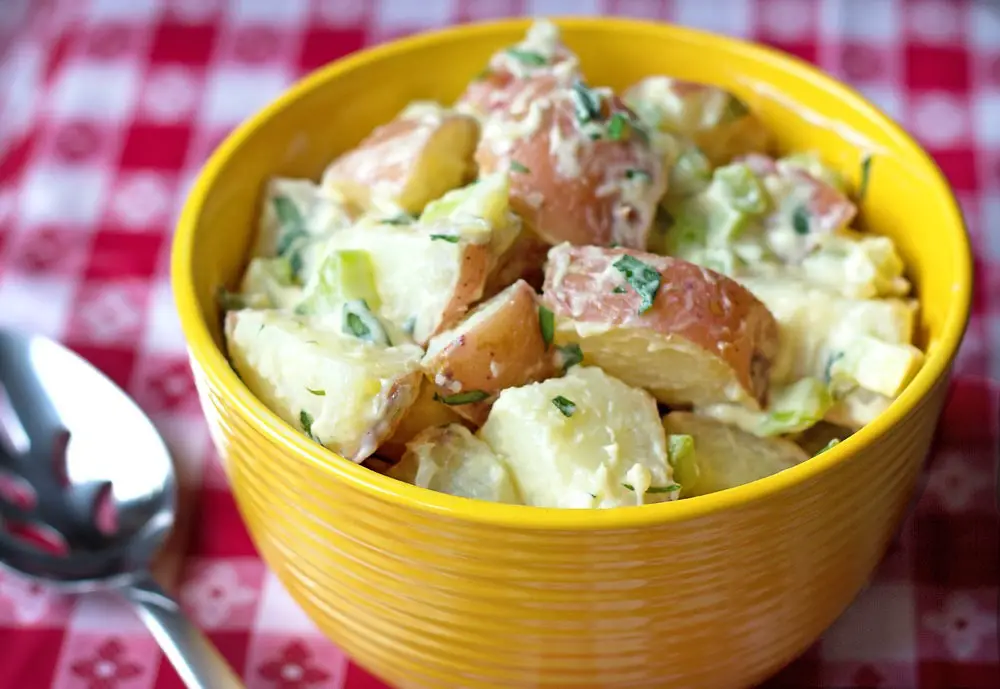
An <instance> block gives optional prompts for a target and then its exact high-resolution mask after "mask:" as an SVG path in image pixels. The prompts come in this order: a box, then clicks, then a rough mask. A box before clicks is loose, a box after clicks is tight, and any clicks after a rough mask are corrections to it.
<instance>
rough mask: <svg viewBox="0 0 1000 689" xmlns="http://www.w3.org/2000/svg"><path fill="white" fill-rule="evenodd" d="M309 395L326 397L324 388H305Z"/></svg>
mask: <svg viewBox="0 0 1000 689" xmlns="http://www.w3.org/2000/svg"><path fill="white" fill-rule="evenodd" d="M306 390H307V391H308V392H309V394H310V395H316V396H317V397H326V390H313V389H312V388H306Z"/></svg>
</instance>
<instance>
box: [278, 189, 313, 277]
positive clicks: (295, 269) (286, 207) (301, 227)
mask: <svg viewBox="0 0 1000 689" xmlns="http://www.w3.org/2000/svg"><path fill="white" fill-rule="evenodd" d="M272 203H273V205H274V214H275V215H277V216H278V225H279V229H278V238H277V242H276V244H275V251H276V253H277V254H278V256H281V257H284V258H287V259H288V263H289V266H290V267H291V272H292V275H293V276H295V277H297V276H298V275H299V274H300V273H301V272H302V255H301V251H302V245H303V244H304V243H305V242H307V241H308V240H309V232H308V231H307V230H306V221H305V218H303V217H302V214H301V213H299V209H298V207H297V206H296V205H295V204H294V203H292V201H291V200H290V199H288V198H286V197H284V196H280V195H279V196H275V197H274V199H273V200H272Z"/></svg>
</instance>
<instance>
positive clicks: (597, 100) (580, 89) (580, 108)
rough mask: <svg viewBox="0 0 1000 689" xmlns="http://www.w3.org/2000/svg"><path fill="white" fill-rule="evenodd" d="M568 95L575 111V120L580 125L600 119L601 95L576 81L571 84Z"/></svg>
mask: <svg viewBox="0 0 1000 689" xmlns="http://www.w3.org/2000/svg"><path fill="white" fill-rule="evenodd" d="M570 93H571V94H572V98H573V107H574V109H575V110H576V119H577V121H579V123H580V124H586V123H587V122H591V121H593V120H599V119H601V95H600V94H599V93H597V91H594V90H593V89H591V88H590V87H588V86H587V85H586V84H584V83H583V82H582V81H579V80H577V81H576V82H574V83H573V88H572V90H571V91H570Z"/></svg>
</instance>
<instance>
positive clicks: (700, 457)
mask: <svg viewBox="0 0 1000 689" xmlns="http://www.w3.org/2000/svg"><path fill="white" fill-rule="evenodd" d="M663 427H664V429H665V430H666V432H667V436H668V438H676V437H678V436H690V437H691V439H692V441H693V455H687V456H685V455H684V454H683V453H682V454H681V455H680V456H677V457H673V456H672V457H671V459H672V460H673V462H674V472H675V474H674V477H675V478H676V479H677V482H678V483H680V484H681V490H682V491H683V495H684V497H694V496H696V495H705V494H707V493H714V492H716V491H720V490H725V489H726V488H734V487H735V486H740V485H743V484H744V483H750V482H751V481H756V480H757V479H761V478H764V477H765V476H770V475H771V474H776V473H778V472H779V471H782V470H784V469H787V468H789V467H792V466H795V465H796V464H798V463H799V462H804V461H805V460H807V459H809V455H807V454H806V453H805V451H804V450H803V449H802V448H800V447H799V446H798V445H796V444H795V443H793V442H791V441H789V440H783V439H780V438H761V437H758V436H756V435H751V434H750V433H747V432H746V431H742V430H740V429H738V428H735V427H733V426H729V425H727V424H724V423H720V422H718V421H714V420H712V419H707V418H704V417H701V416H697V415H695V414H690V413H687V412H672V413H670V414H667V415H666V416H665V417H664V418H663Z"/></svg>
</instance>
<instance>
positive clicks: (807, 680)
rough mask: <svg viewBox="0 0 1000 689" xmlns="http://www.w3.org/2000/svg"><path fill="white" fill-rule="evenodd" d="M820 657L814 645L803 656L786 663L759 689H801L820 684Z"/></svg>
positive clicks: (758, 688)
mask: <svg viewBox="0 0 1000 689" xmlns="http://www.w3.org/2000/svg"><path fill="white" fill-rule="evenodd" d="M820 667H821V662H820V657H819V653H818V652H817V647H816V646H813V647H811V648H810V649H809V650H807V651H806V652H805V653H803V654H802V655H801V656H799V657H798V658H796V659H795V660H793V661H792V662H791V663H789V664H788V665H786V666H785V667H784V668H783V669H782V670H781V671H779V672H778V674H776V675H774V676H773V677H771V679H769V680H767V681H766V682H764V683H763V684H761V685H759V686H758V687H757V689H800V688H801V687H818V686H820V681H819V676H820Z"/></svg>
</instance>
